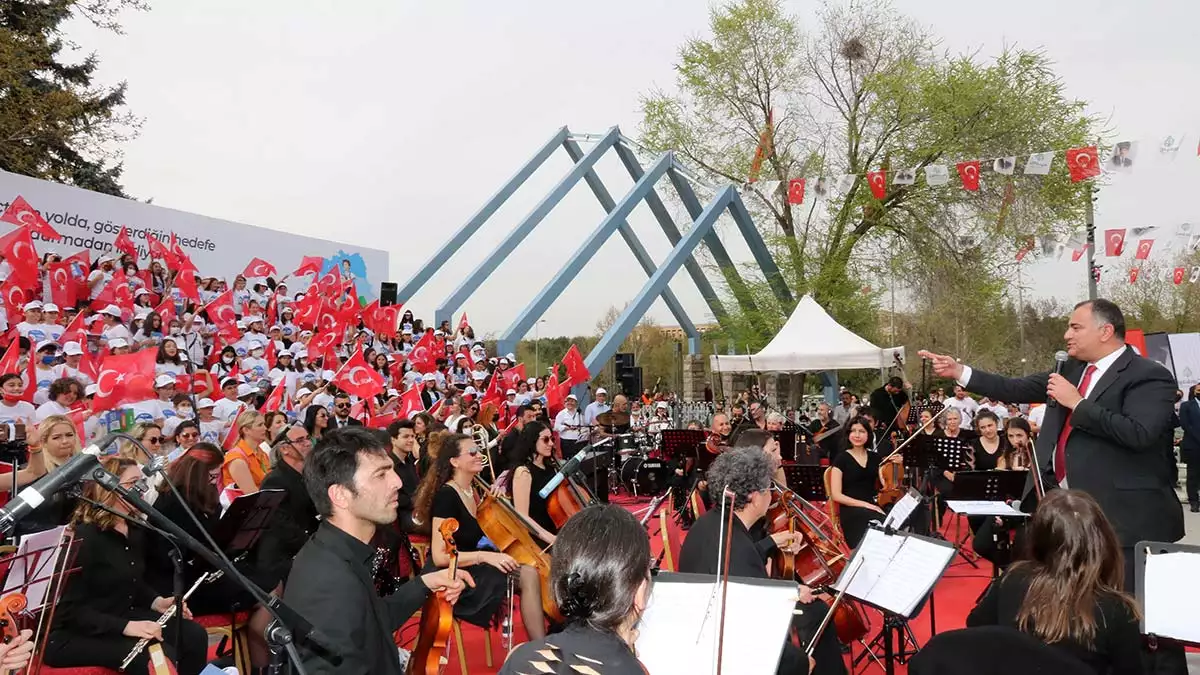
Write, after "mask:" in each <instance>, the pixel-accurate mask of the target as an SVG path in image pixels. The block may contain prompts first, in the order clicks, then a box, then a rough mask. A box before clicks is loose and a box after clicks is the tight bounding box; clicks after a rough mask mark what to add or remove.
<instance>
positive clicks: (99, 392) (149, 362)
mask: <svg viewBox="0 0 1200 675" xmlns="http://www.w3.org/2000/svg"><path fill="white" fill-rule="evenodd" d="M157 356H158V352H157V351H156V350H154V349H143V350H141V351H137V352H133V353H131V354H121V355H119V356H113V355H109V356H107V357H105V359H104V361H103V362H102V363H101V364H100V372H99V373H98V375H97V377H96V398H95V399H93V401H92V410H93V411H95V412H101V411H104V410H112V409H113V408H116V407H117V406H119V405H121V404H123V403H131V402H133V401H145V400H147V399H152V398H154V397H155V394H154V360H155V358H156V357H157Z"/></svg>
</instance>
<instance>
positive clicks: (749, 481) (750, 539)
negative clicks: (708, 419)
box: [679, 446, 846, 675]
mask: <svg viewBox="0 0 1200 675" xmlns="http://www.w3.org/2000/svg"><path fill="white" fill-rule="evenodd" d="M774 471H775V465H774V464H773V463H772V461H771V459H770V457H768V456H767V454H766V453H764V452H763V451H762V448H759V447H756V446H739V447H737V448H734V449H732V450H727V451H725V452H723V453H721V455H720V456H719V457H717V459H716V460H715V461H714V462H713V465H712V466H711V467H709V470H708V482H709V486H710V491H711V493H712V497H713V502H714V504H715V503H717V502H718V500H719V499H720V498H721V496H722V492H723V491H724V489H726V488H728V490H729V491H730V492H732V493H733V504H732V508H733V515H734V516H735V517H734V518H733V525H732V531H730V532H728V533H727V536H728V537H729V542H728V544H729V547H728V551H729V575H730V576H731V577H750V578H757V579H765V578H767V577H768V574H767V563H766V557H765V556H764V555H763V552H762V547H760V546H759V545H758V543H757V542H756V541H755V538H754V536H753V535H752V534H751V530H752V528H753V527H754V526H755V525H756V524H757V523H758V522H759V521H760V520H762V518H763V516H765V515H766V514H767V510H768V509H769V508H770V506H771V493H772V486H771V475H772V474H773V473H774ZM721 515H722V514H721V509H720V508H713V509H712V510H710V511H708V512H707V513H705V514H704V515H703V516H702V517H700V519H699V520H697V521H696V523H695V524H694V525H692V528H691V530H689V531H688V534H687V537H686V538H684V540H683V547H682V548H681V549H680V551H679V571H680V572H686V573H693V574H709V575H716V574H720V573H721V571H722V570H721V569H720V568H719V567H718V561H719V558H720V554H721V551H720V550H719V546H718V545H719V542H720V541H722V539H723V536H722V531H723V530H724V529H725V528H724V526H725V523H724V520H723V519H722V517H721ZM782 534H784V535H785V536H788V539H786V540H785V541H784V542H783V545H784V546H786V547H788V548H790V549H792V550H798V549H799V546H800V541H801V536H800V535H799V534H795V533H782ZM797 589H798V595H799V602H800V604H799V605H797V610H799V611H798V613H797V614H796V615H795V618H794V619H793V625H794V627H795V628H796V632H797V633H798V634H799V636H800V639H801V640H802V641H803V642H804V643H805V645H807V642H808V641H809V640H811V639H813V636H814V635H815V633H816V631H817V629H818V627H819V626H820V625H821V621H822V619H823V618H824V617H825V615H826V613H828V611H829V608H828V606H827V605H826V604H825V603H823V602H821V601H820V600H817V599H815V598H814V597H813V592H812V589H810V588H808V587H807V586H804V585H798V586H797ZM777 672H778V673H779V674H780V675H807V674H808V673H810V672H811V673H820V674H822V675H842V674H843V673H845V672H846V666H845V663H844V662H843V660H842V652H841V648H840V647H839V646H838V641H837V636H836V634H835V633H834V631H832V630H826V631H824V632H823V633H821V635H820V637H819V638H818V639H817V646H816V649H815V650H814V651H813V656H812V658H811V659H810V658H808V657H807V656H806V655H805V653H804V649H803V648H802V647H797V646H796V645H794V644H792V642H791V641H790V640H789V641H787V642H785V643H784V645H783V653H782V655H781V657H780V661H779V669H778V671H777Z"/></svg>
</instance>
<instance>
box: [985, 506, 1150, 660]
mask: <svg viewBox="0 0 1200 675" xmlns="http://www.w3.org/2000/svg"><path fill="white" fill-rule="evenodd" d="M1026 530H1027V532H1026V535H1027V536H1026V546H1025V551H1026V555H1027V559H1026V560H1022V561H1020V562H1017V563H1014V564H1013V565H1012V566H1011V567H1010V568H1009V570H1008V572H1006V573H1005V574H1004V576H1002V577H1000V578H999V579H997V580H996V581H995V582H994V583H993V584H992V586H991V587H990V588H989V589H988V591H987V593H986V594H984V596H983V598H982V599H981V600H980V601H979V603H978V604H977V605H976V606H975V609H973V610H971V613H970V614H969V615H968V616H967V626H997V625H999V626H1009V627H1012V628H1016V629H1018V630H1021V631H1024V632H1026V633H1028V634H1030V635H1032V636H1034V637H1036V638H1038V639H1039V640H1041V641H1042V642H1044V643H1046V644H1048V645H1050V646H1051V647H1054V648H1055V649H1059V650H1062V651H1063V652H1065V653H1067V654H1069V655H1071V656H1073V657H1075V658H1078V659H1080V660H1082V661H1083V662H1085V663H1087V664H1088V665H1089V666H1091V667H1092V669H1093V670H1095V671H1096V673H1097V674H1106V673H1108V674H1111V675H1125V674H1127V673H1128V674H1131V675H1132V674H1134V673H1138V674H1140V673H1142V672H1143V671H1142V661H1141V645H1142V636H1141V632H1140V630H1139V626H1138V621H1139V612H1138V607H1137V604H1136V602H1135V601H1134V599H1133V598H1132V597H1130V596H1129V595H1128V594H1126V593H1124V592H1122V585H1123V584H1124V581H1125V564H1124V562H1123V560H1122V557H1121V548H1120V544H1119V543H1118V542H1117V535H1116V533H1115V532H1114V531H1113V528H1112V525H1111V524H1110V523H1109V522H1108V519H1107V518H1105V517H1104V513H1103V512H1101V510H1100V507H1099V505H1097V504H1096V501H1095V500H1094V499H1092V498H1091V497H1090V496H1088V495H1087V494H1086V493H1083V492H1079V491H1077V490H1053V491H1050V492H1047V493H1046V496H1045V498H1044V499H1042V501H1041V504H1039V505H1038V508H1037V511H1035V512H1034V514H1033V518H1032V520H1031V521H1030V523H1029V525H1028V526H1027V528H1026Z"/></svg>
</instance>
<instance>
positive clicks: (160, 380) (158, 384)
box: [154, 373, 175, 389]
mask: <svg viewBox="0 0 1200 675" xmlns="http://www.w3.org/2000/svg"><path fill="white" fill-rule="evenodd" d="M173 386H175V378H174V377H171V376H170V375H168V374H166V373H163V374H162V375H159V376H158V377H156V378H154V388H155V389H162V388H163V387H173Z"/></svg>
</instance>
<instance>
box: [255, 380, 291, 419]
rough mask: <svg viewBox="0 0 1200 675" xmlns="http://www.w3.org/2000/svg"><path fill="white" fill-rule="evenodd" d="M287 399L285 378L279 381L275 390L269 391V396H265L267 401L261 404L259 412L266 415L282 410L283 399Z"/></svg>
mask: <svg viewBox="0 0 1200 675" xmlns="http://www.w3.org/2000/svg"><path fill="white" fill-rule="evenodd" d="M285 398H287V378H286V377H285V378H283V379H282V380H280V381H279V384H277V385H275V388H274V389H272V390H271V394H270V395H269V396H267V400H266V401H265V402H264V403H263V406H262V408H260V409H259V412H263V413H268V412H274V411H276V410H281V409H282V408H283V403H284V399H285Z"/></svg>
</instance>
